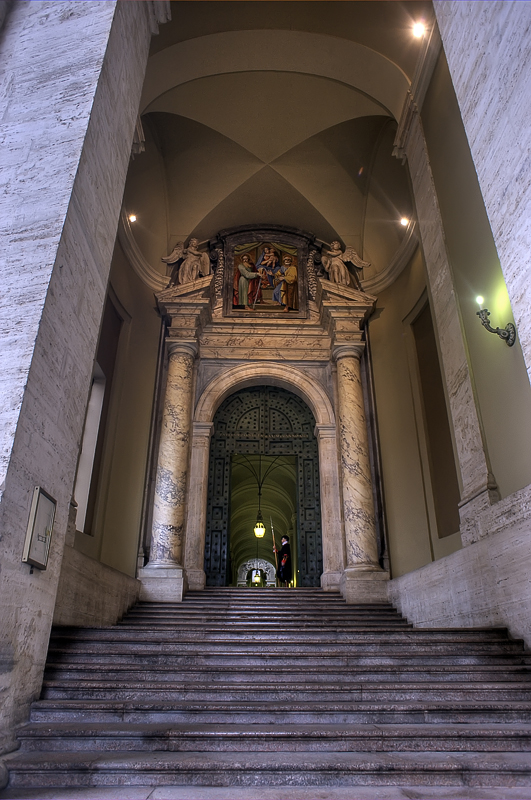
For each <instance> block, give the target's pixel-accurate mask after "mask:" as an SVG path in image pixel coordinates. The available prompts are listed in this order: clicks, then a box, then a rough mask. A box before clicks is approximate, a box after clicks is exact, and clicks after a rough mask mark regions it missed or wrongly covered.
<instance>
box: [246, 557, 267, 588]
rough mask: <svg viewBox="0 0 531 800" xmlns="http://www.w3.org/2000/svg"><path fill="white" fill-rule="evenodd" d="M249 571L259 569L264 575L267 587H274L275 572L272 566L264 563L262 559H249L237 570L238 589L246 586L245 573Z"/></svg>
mask: <svg viewBox="0 0 531 800" xmlns="http://www.w3.org/2000/svg"><path fill="white" fill-rule="evenodd" d="M250 569H261V570H263V571H264V572H265V574H266V580H267V585H268V586H276V585H277V580H276V572H275V568H274V566H273V564H271V563H270V562H269V561H266V560H265V559H264V558H250V559H249V561H246V562H245V563H244V564H240V566H239V568H238V587H239V588H243V587H245V586H247V573H248V572H249V570H250Z"/></svg>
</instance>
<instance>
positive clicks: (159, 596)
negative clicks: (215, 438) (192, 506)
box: [138, 341, 197, 601]
mask: <svg viewBox="0 0 531 800" xmlns="http://www.w3.org/2000/svg"><path fill="white" fill-rule="evenodd" d="M168 349H169V365H168V377H167V383H166V393H165V398H164V411H163V417H162V429H161V434H160V443H159V453H158V462H157V479H156V485H155V497H154V502H153V524H152V531H151V548H150V558H149V562H148V564H147V565H146V566H145V567H144V569H142V570H140V571H139V576H138V577H139V578H140V580H141V582H142V590H141V595H140V596H141V599H143V600H174V601H175V600H181V599H182V596H183V592H184V572H183V567H182V549H183V538H184V517H185V509H186V489H187V477H188V460H189V446H190V426H191V407H192V387H193V370H194V360H195V356H196V353H197V344H196V343H195V342H193V341H190V342H188V341H170V342H169V344H168Z"/></svg>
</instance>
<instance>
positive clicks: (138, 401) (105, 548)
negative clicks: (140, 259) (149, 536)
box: [75, 244, 161, 576]
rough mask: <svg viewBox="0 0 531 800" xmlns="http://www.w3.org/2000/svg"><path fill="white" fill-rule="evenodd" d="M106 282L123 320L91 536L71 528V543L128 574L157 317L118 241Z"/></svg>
mask: <svg viewBox="0 0 531 800" xmlns="http://www.w3.org/2000/svg"><path fill="white" fill-rule="evenodd" d="M109 285H110V287H111V298H112V299H113V302H114V303H116V305H117V307H118V312H119V313H120V314H121V315H123V317H124V323H123V325H122V331H121V334H120V342H119V346H118V353H117V358H116V366H115V374H114V377H113V386H112V395H111V404H110V407H109V415H108V420H107V426H106V436H105V445H104V451H103V457H102V464H101V469H100V486H101V491H100V492H99V493H98V497H97V503H96V509H95V515H94V525H93V530H92V533H93V534H94V535H87V534H86V533H79V532H78V533H76V535H75V548H76V549H77V550H79V551H81V552H83V553H85V554H86V555H87V556H89V557H90V558H93V559H96V560H98V561H101V562H103V563H104V564H107V565H108V566H110V567H113V568H114V569H117V570H120V571H121V572H125V573H127V574H128V575H131V576H134V575H135V573H136V562H137V555H138V544H139V533H140V529H141V516H142V507H143V500H144V498H143V494H144V480H145V473H146V463H147V453H148V445H149V432H150V419H151V409H152V406H153V394H154V386H155V372H156V369H157V348H158V344H159V337H160V326H161V320H160V317H159V315H158V314H157V312H156V311H155V308H154V306H153V293H152V291H151V289H149V287H147V286H146V285H145V284H144V283H143V282H142V281H141V280H140V278H139V277H138V276H137V275H136V274H135V273H134V272H133V270H132V269H131V267H130V266H129V264H128V263H127V261H126V259H125V256H124V254H123V252H122V250H121V248H120V246H119V245H118V244H117V245H116V247H115V251H114V255H113V260H112V267H111V274H110V278H109ZM132 431H134V435H132V434H131V432H132Z"/></svg>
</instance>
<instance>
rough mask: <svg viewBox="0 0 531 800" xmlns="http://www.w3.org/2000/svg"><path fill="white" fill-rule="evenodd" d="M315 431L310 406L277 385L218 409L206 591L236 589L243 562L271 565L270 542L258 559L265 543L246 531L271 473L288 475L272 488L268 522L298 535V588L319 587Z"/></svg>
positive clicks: (257, 389) (295, 537)
mask: <svg viewBox="0 0 531 800" xmlns="http://www.w3.org/2000/svg"><path fill="white" fill-rule="evenodd" d="M314 429H315V418H314V415H313V414H312V412H311V410H310V409H309V408H308V406H307V405H306V404H305V403H303V402H302V401H301V400H300V398H299V397H297V395H295V394H293V393H292V392H288V391H286V390H285V389H280V388H277V387H274V386H256V387H252V388H248V389H243V390H240V391H238V392H235V393H233V394H231V395H229V397H227V398H226V399H225V400H224V401H223V403H222V404H221V405H220V406H219V408H218V410H217V412H216V415H215V417H214V434H213V436H212V441H211V446H210V460H209V471H208V500H207V506H208V509H207V516H206V533H205V559H204V569H205V574H206V584H207V586H226V585H230V584H231V583H233V580H234V576H235V575H237V572H238V568H239V566H240V564H241V563H242V562H244V561H247V560H248V559H249V557H250V556H253V555H256V557H257V558H258V557H259V556H260V555H262V556H265V557H266V558H268V560H270V559H271V546H270V543H269V544H267V545H266V543H264V546H263V548H262V549H263V552H262V553H260V544H257V543H256V540H254V536H253V535H252V529H251V531H249V530H248V528H249V527H250V524H251V519H250V517H249V513H250V509H251V508H252V509H253V510H254V513H255V514H256V509H257V505H258V486H259V485H261V484H262V485H263V481H262V477H265V475H266V472H267V473H268V475H269V477H271V476H272V475H273V472H274V471H276V472H280V471H282V472H283V480H281V479H280V480H279V479H275V481H274V482H271V483H270V488H271V492H269V491H268V493H267V494H266V497H265V498H264V499H265V501H266V505H267V508H264V510H266V513H267V512H268V511H269V512H270V520H271V519H273V516H274V517H275V518H276V524H277V529H278V528H281V529H282V531H281V532H282V533H286V532H288V530H289V531H290V532H291V533H292V539H293V552H294V556H295V558H294V565H296V569H297V573H296V577H295V575H294V577H295V583H296V584H297V585H300V586H319V585H320V579H321V574H322V570H323V555H322V536H321V507H320V487H319V464H318V449H317V440H316V438H315V435H314ZM275 467H277V469H275ZM257 468H258V470H257ZM247 472H248V473H250V476H251V478H250V479H248V478H247V474H246V473H247ZM290 479H291V483H292V484H293V486H291V487H290ZM231 503H234V504H235V508H234V509H231ZM233 512H234V513H233ZM255 518H256V517H255ZM268 527H269V526H268ZM264 538H265V537H264ZM253 540H254V541H253ZM279 544H280V541H279V537H278V536H277V545H279ZM254 548H256V552H252V551H254Z"/></svg>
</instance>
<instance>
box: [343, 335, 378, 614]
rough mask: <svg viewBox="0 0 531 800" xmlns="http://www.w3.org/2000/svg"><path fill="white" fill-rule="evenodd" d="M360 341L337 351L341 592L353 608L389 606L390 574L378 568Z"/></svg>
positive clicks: (361, 344)
mask: <svg viewBox="0 0 531 800" xmlns="http://www.w3.org/2000/svg"><path fill="white" fill-rule="evenodd" d="M363 348H364V344H363V343H362V342H359V343H355V344H348V345H339V346H336V347H335V348H334V358H335V359H336V361H337V390H338V406H339V414H338V416H339V436H340V443H339V446H340V459H341V478H342V494H343V516H344V524H345V549H346V557H347V567H346V569H345V570H344V572H343V575H342V578H341V593H342V594H343V596H344V597H345V599H346V600H347V602H350V603H357V602H365V603H366V602H385V601H386V600H387V585H386V581H387V580H388V578H389V575H388V574H387V573H386V572H384V571H383V570H382V569H381V567H380V565H379V564H378V547H377V542H376V525H375V519H374V501H373V493H372V481H371V467H370V462H369V438H368V433H367V425H366V422H365V409H364V405H363V388H362V384H361V371H360V358H361V354H362V352H363Z"/></svg>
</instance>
